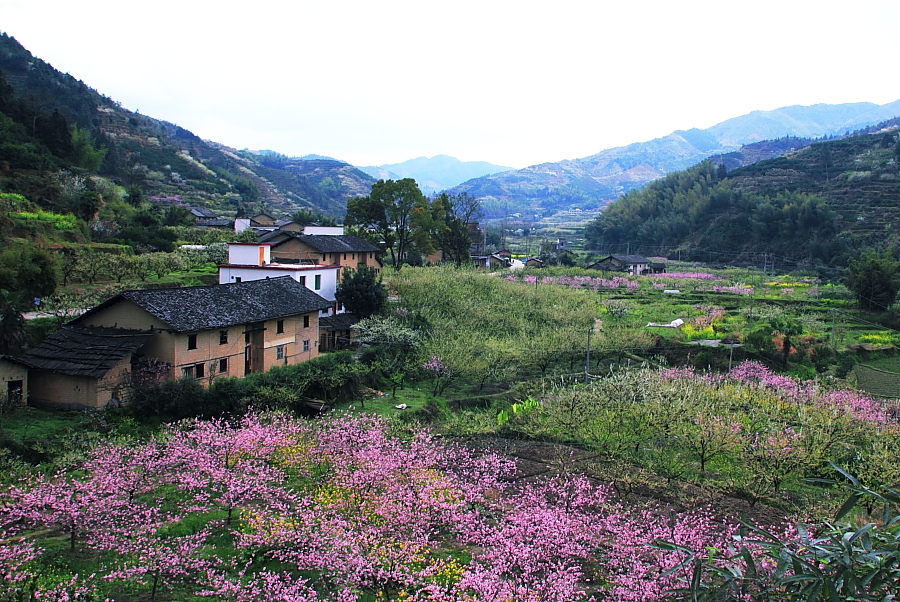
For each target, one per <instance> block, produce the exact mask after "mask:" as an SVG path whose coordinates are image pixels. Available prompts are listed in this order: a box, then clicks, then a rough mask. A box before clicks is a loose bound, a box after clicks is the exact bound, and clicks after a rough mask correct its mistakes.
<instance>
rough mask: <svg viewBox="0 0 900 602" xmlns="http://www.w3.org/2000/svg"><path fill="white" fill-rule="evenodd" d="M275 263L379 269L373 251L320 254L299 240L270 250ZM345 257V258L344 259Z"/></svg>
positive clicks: (284, 243) (286, 242)
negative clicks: (363, 266) (306, 263)
mask: <svg viewBox="0 0 900 602" xmlns="http://www.w3.org/2000/svg"><path fill="white" fill-rule="evenodd" d="M272 257H273V259H274V260H275V261H278V260H279V259H284V260H290V261H304V260H305V261H309V262H315V263H316V264H317V265H339V266H341V268H345V267H348V268H351V269H354V270H355V269H356V268H358V267H359V266H361V265H366V266H369V267H373V268H375V269H376V270H377V269H380V268H379V266H378V261H377V260H376V259H375V253H374V251H364V252H359V251H357V252H352V251H351V252H349V253H322V252H320V251H318V250H316V249H313V248H312V247H310V246H309V245H307V244H306V243H304V242H303V241H301V240H300V239H299V238H294V239H291V240H287V241H285V242H283V243H281V244H279V245H278V246H277V247H275V248H274V249H273V250H272ZM345 257H346V258H345Z"/></svg>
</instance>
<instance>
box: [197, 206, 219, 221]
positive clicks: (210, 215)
mask: <svg viewBox="0 0 900 602" xmlns="http://www.w3.org/2000/svg"><path fill="white" fill-rule="evenodd" d="M191 215H193V216H195V217H199V218H206V219H215V218H217V217H219V214H218V213H216V212H215V211H213V210H212V209H207V208H206V207H191Z"/></svg>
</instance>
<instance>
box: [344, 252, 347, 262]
mask: <svg viewBox="0 0 900 602" xmlns="http://www.w3.org/2000/svg"><path fill="white" fill-rule="evenodd" d="M344 261H347V254H346V253H344Z"/></svg>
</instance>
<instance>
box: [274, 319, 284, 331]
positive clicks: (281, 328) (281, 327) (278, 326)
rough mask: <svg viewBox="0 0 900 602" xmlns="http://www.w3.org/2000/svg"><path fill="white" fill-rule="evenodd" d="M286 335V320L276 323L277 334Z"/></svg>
mask: <svg viewBox="0 0 900 602" xmlns="http://www.w3.org/2000/svg"><path fill="white" fill-rule="evenodd" d="M283 333H284V320H278V321H277V322H275V334H283Z"/></svg>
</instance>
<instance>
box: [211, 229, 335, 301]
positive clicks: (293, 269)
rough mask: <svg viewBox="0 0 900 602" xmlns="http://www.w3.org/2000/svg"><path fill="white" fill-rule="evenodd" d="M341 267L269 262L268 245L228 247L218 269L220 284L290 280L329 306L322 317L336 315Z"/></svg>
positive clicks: (230, 244)
mask: <svg viewBox="0 0 900 602" xmlns="http://www.w3.org/2000/svg"><path fill="white" fill-rule="evenodd" d="M340 271H341V266H340V265H317V264H299V263H278V262H277V261H274V260H273V258H272V244H270V243H250V242H247V243H240V242H231V243H228V263H225V264H222V265H220V266H219V284H230V283H234V282H250V281H252V280H263V279H265V278H278V277H280V276H289V277H291V278H293V279H294V280H296V281H297V282H299V283H300V284H302V285H304V286H305V287H306V288H308V289H310V290H311V291H313V292H314V293H316V294H317V295H319V296H320V297H323V298H324V299H326V300H327V301H330V302H331V303H332V307H331V308H330V309H328V310H325V311H323V312H322V315H321V317H324V316H326V315H331V314H334V313H338V312H339V311H340V308H339V307H338V305H337V301H336V300H335V292H336V291H337V283H338V280H339V277H340Z"/></svg>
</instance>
